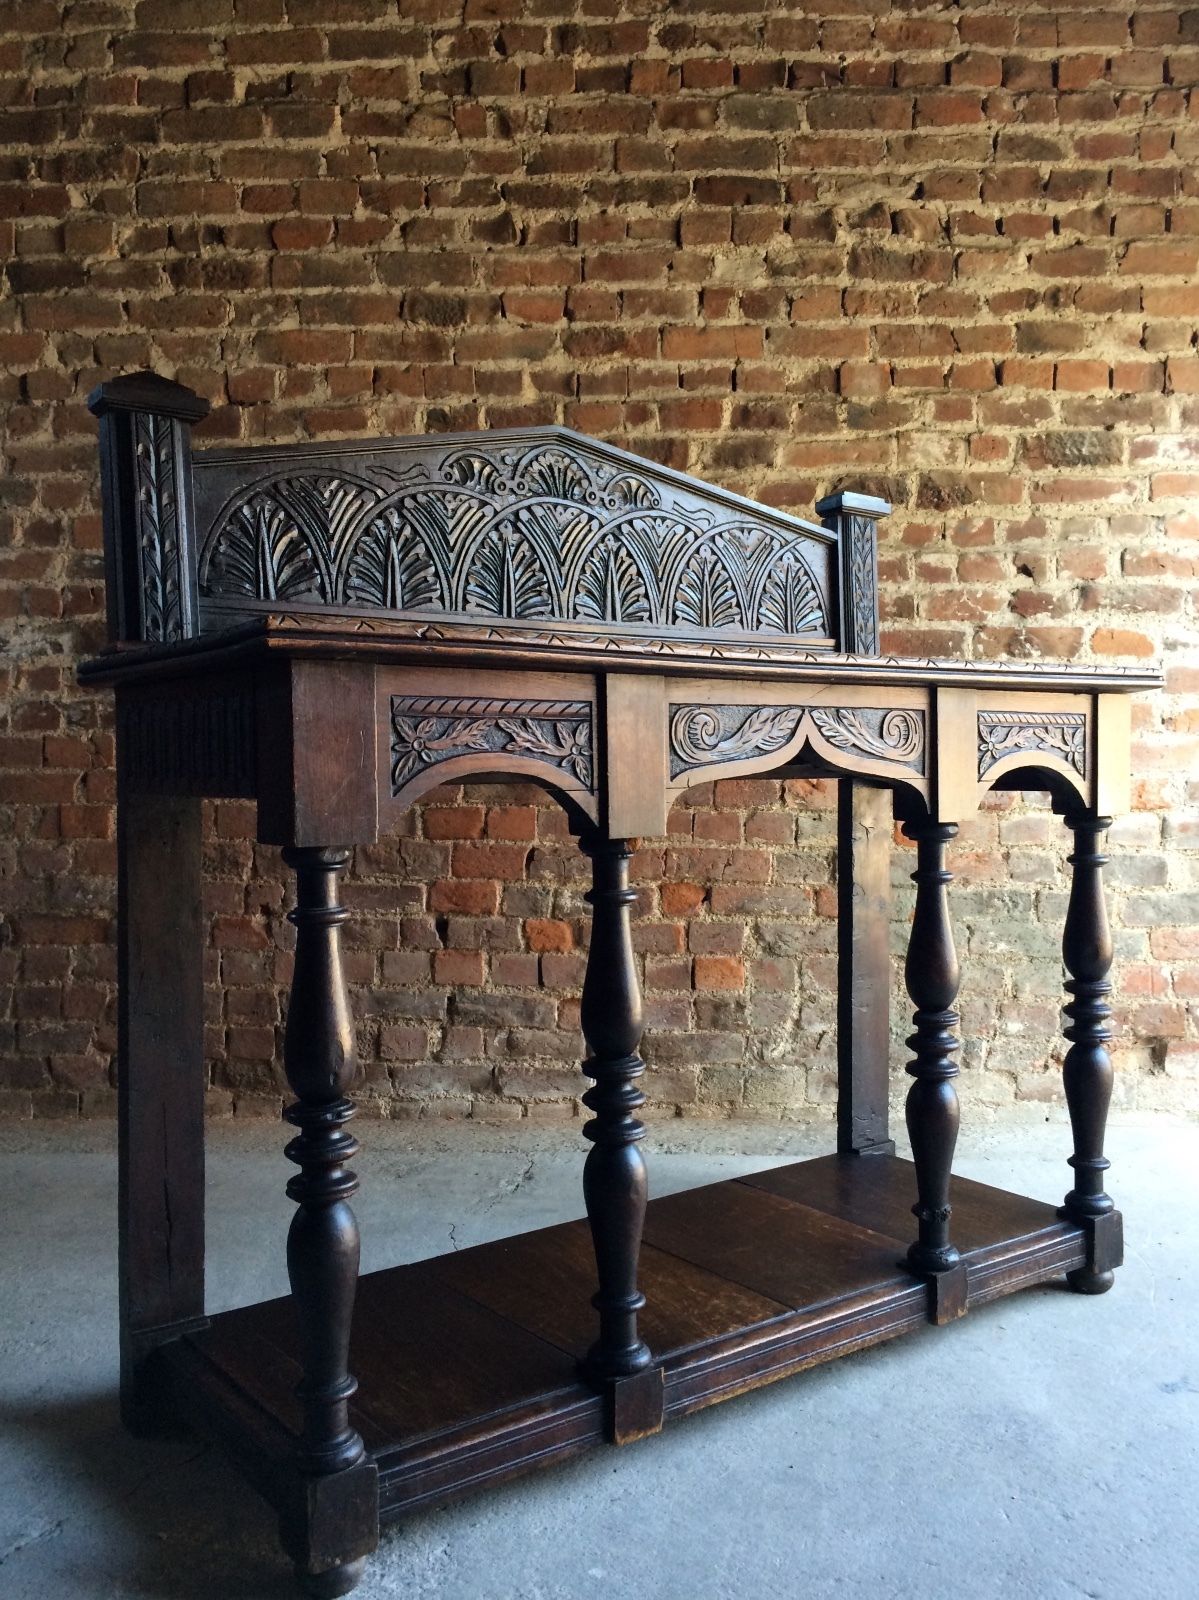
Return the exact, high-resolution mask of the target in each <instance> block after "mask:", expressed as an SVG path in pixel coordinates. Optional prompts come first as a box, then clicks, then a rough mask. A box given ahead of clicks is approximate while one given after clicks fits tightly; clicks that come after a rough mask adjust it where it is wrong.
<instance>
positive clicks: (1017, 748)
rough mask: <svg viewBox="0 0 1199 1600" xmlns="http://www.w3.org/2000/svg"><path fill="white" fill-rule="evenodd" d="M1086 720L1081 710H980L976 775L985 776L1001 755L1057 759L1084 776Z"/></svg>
mask: <svg viewBox="0 0 1199 1600" xmlns="http://www.w3.org/2000/svg"><path fill="white" fill-rule="evenodd" d="M1086 736H1087V719H1086V714H1085V713H1084V712H1082V711H980V712H979V713H978V775H979V777H980V778H983V777H985V776H986V774H987V773H988V772H990V770H991V768H992V767H993V766H995V765H996V764H997V763H998V762H1000V761H1002V760H1003V759H1004V757H1005V756H1010V755H1016V754H1033V755H1050V756H1057V757H1058V758H1059V759H1060V760H1062V761H1064V762H1065V763H1066V765H1067V766H1070V767H1073V768H1074V770H1075V772H1077V773H1078V775H1079V777H1080V778H1085V777H1086V775H1087V747H1086Z"/></svg>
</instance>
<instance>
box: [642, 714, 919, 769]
mask: <svg viewBox="0 0 1199 1600" xmlns="http://www.w3.org/2000/svg"><path fill="white" fill-rule="evenodd" d="M805 739H808V740H812V741H813V742H814V743H816V744H817V745H819V744H824V745H831V746H832V748H833V749H834V750H841V751H844V752H845V753H846V754H847V755H850V756H858V757H865V758H867V759H868V760H872V761H882V762H888V763H892V764H894V765H895V766H897V767H902V768H903V769H905V771H907V772H909V773H915V774H917V775H923V774H924V771H925V762H926V735H925V723H924V714H923V712H920V711H904V710H895V709H891V710H887V709H885V708H874V707H859V706H729V705H716V706H673V707H672V708H671V718H670V773H671V777H672V778H677V777H678V776H680V775H681V774H682V773H684V772H690V771H695V770H696V769H698V768H700V767H710V766H717V765H720V764H721V763H723V762H727V761H745V760H749V759H751V758H752V757H755V756H765V755H772V754H773V753H774V752H775V751H781V750H783V749H785V748H786V747H787V746H788V745H790V746H793V747H794V749H795V750H798V749H799V748H800V747H801V745H802V743H803V741H804V740H805Z"/></svg>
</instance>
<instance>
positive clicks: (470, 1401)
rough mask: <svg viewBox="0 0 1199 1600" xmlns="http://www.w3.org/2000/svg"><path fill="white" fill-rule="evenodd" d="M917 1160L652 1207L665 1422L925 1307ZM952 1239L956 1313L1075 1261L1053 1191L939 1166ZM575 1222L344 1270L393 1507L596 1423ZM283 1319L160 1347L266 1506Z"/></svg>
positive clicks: (908, 1324)
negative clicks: (399, 1263)
mask: <svg viewBox="0 0 1199 1600" xmlns="http://www.w3.org/2000/svg"><path fill="white" fill-rule="evenodd" d="M914 1195H915V1175H914V1172H913V1169H912V1167H911V1165H910V1164H909V1163H908V1162H906V1161H901V1160H898V1159H896V1158H895V1157H893V1156H869V1157H855V1156H827V1157H823V1158H821V1159H819V1160H815V1161H805V1162H801V1163H799V1164H797V1165H793V1166H784V1167H778V1168H775V1169H773V1170H771V1171H767V1172H763V1173H759V1174H756V1175H754V1176H752V1177H746V1178H740V1179H736V1180H734V1181H731V1182H725V1183H717V1184H712V1185H709V1186H707V1187H705V1188H701V1189H694V1190H690V1191H688V1192H686V1193H682V1194H676V1195H669V1196H667V1197H665V1198H663V1199H660V1200H654V1201H652V1202H651V1204H650V1207H649V1212H648V1217H647V1220H646V1227H645V1243H644V1247H643V1249H642V1254H641V1286H642V1288H643V1290H644V1292H645V1296H646V1306H645V1310H644V1312H643V1313H642V1317H641V1329H642V1333H643V1335H644V1337H645V1339H646V1340H647V1342H648V1343H649V1345H650V1348H651V1349H652V1350H653V1351H654V1353H655V1355H656V1356H658V1357H659V1358H660V1359H661V1362H662V1366H663V1379H664V1415H665V1418H666V1419H667V1420H670V1419H672V1418H674V1417H678V1416H683V1415H685V1414H686V1413H687V1412H689V1411H695V1410H698V1409H699V1408H700V1407H702V1406H706V1405H712V1404H714V1403H715V1402H716V1401H718V1400H724V1399H727V1398H728V1397H730V1396H732V1395H736V1394H739V1393H741V1392H743V1391H744V1390H747V1389H752V1388H755V1387H757V1386H758V1385H761V1384H766V1383H772V1382H773V1381H774V1380H775V1379H777V1378H782V1377H786V1376H787V1375H788V1374H789V1373H792V1372H797V1371H800V1370H802V1369H803V1368H805V1367H809V1366H813V1365H815V1364H816V1363H818V1362H821V1361H829V1360H832V1359H833V1358H835V1357H837V1356H841V1355H846V1354H848V1353H849V1352H851V1351H854V1350H860V1349H864V1348H866V1347H867V1346H869V1345H873V1344H877V1343H879V1342H880V1341H882V1340H884V1339H889V1338H892V1337H894V1336H895V1335H896V1334H899V1333H903V1332H905V1331H906V1330H908V1329H911V1328H916V1327H919V1326H921V1325H922V1324H924V1323H925V1322H927V1321H928V1320H929V1316H930V1310H929V1308H930V1293H929V1290H928V1288H927V1286H926V1285H925V1284H924V1283H923V1282H920V1281H918V1280H917V1279H914V1278H913V1277H912V1276H911V1274H910V1273H909V1272H907V1271H906V1270H905V1269H904V1268H903V1267H902V1266H901V1265H899V1263H900V1261H901V1259H902V1257H903V1255H904V1252H905V1250H906V1248H907V1245H908V1243H909V1242H910V1239H911V1237H912V1233H913V1222H912V1215H911V1205H912V1201H913V1198H914ZM953 1201H954V1212H953V1236H954V1239H955V1241H956V1242H957V1244H958V1245H959V1247H960V1249H961V1251H962V1254H963V1258H964V1261H965V1263H966V1274H967V1281H968V1290H967V1292H968V1303H969V1305H970V1306H974V1305H977V1304H980V1303H982V1302H984V1301H987V1300H992V1299H996V1298H998V1297H999V1296H1001V1295H1005V1294H1009V1293H1011V1292H1012V1291H1014V1290H1016V1289H1019V1288H1021V1287H1023V1286H1025V1285H1027V1284H1031V1283H1036V1282H1038V1281H1041V1280H1044V1279H1047V1278H1052V1277H1055V1276H1058V1275H1060V1274H1062V1273H1064V1272H1066V1271H1069V1270H1071V1269H1073V1268H1076V1267H1081V1266H1083V1265H1084V1263H1085V1261H1086V1254H1087V1247H1086V1237H1085V1234H1084V1232H1083V1230H1082V1229H1081V1228H1079V1227H1077V1226H1075V1225H1074V1224H1072V1223H1069V1222H1065V1221H1063V1220H1061V1219H1060V1218H1059V1216H1058V1214H1057V1212H1056V1211H1055V1210H1054V1208H1053V1207H1052V1206H1049V1205H1044V1204H1042V1203H1040V1202H1038V1201H1034V1200H1027V1199H1024V1198H1022V1197H1020V1196H1018V1195H1012V1194H1007V1193H1005V1192H1003V1191H1002V1190H998V1189H992V1188H988V1187H985V1186H984V1185H982V1184H977V1183H970V1182H967V1181H965V1180H964V1179H960V1178H959V1179H957V1180H955V1182H954V1187H953ZM594 1286H595V1265H594V1259H593V1256H592V1251H591V1240H590V1237H589V1234H588V1230H587V1225H586V1223H585V1222H571V1223H566V1224H564V1225H562V1226H559V1227H553V1228H543V1229H540V1230H538V1231H537V1232H534V1233H527V1234H522V1235H519V1236H518V1237H516V1238H511V1239H504V1240H501V1241H498V1242H496V1243H494V1244H485V1245H479V1246H477V1247H475V1248H473V1249H469V1250H462V1251H460V1252H457V1253H454V1254H451V1255H447V1256H441V1257H438V1258H436V1259H434V1260H430V1261H423V1262H418V1263H416V1264H414V1265H411V1266H404V1267H395V1268H392V1269H390V1270H388V1271H383V1272H375V1273H371V1274H369V1275H367V1276H365V1277H363V1278H362V1280H361V1282H360V1284H359V1291H358V1300H357V1307H356V1310H355V1317H354V1337H353V1344H352V1347H351V1357H350V1370H351V1371H352V1372H353V1373H354V1374H355V1375H356V1377H357V1379H358V1384H359V1388H358V1393H357V1395H356V1397H355V1399H354V1402H353V1404H352V1407H351V1420H352V1422H353V1424H354V1426H355V1427H356V1428H357V1429H358V1431H359V1432H360V1433H361V1435H362V1438H363V1440H364V1441H365V1444H366V1447H367V1450H368V1451H369V1452H370V1453H371V1455H372V1456H373V1457H374V1459H375V1461H376V1463H377V1465H378V1472H379V1497H380V1503H379V1511H380V1515H381V1516H382V1517H395V1516H399V1515H402V1514H403V1513H404V1512H406V1511H409V1510H411V1509H412V1508H414V1507H417V1506H425V1505H429V1504H432V1503H435V1502H437V1501H439V1500H443V1499H446V1498H448V1497H450V1496H453V1495H457V1494H459V1493H461V1492H463V1491H465V1490H468V1489H473V1488H475V1487H478V1486H481V1485H484V1484H487V1483H489V1482H494V1481H496V1480H498V1479H501V1478H506V1477H510V1476H512V1475H514V1474H516V1473H519V1472H524V1471H527V1470H529V1469H531V1468H533V1467H540V1466H544V1465H546V1464H548V1463H550V1462H552V1461H554V1460H557V1459H560V1458H563V1457H566V1456H570V1455H573V1454H575V1453H577V1452H579V1451H581V1450H583V1449H586V1448H588V1447H589V1446H591V1445H595V1444H599V1443H601V1442H603V1441H604V1439H605V1437H607V1428H606V1424H605V1407H604V1401H603V1399H602V1397H601V1396H600V1395H599V1394H598V1393H597V1392H596V1391H595V1390H594V1389H593V1388H592V1387H591V1386H589V1385H588V1384H587V1383H586V1382H585V1381H583V1380H582V1379H581V1377H580V1376H579V1373H578V1367H577V1362H578V1358H579V1356H580V1355H581V1354H582V1353H583V1352H584V1351H585V1350H586V1349H587V1347H588V1346H589V1344H590V1343H591V1341H592V1339H593V1337H594V1333H595V1313H594V1312H593V1311H592V1309H591V1306H590V1298H591V1294H592V1292H593V1289H594ZM294 1319H295V1312H294V1309H293V1306H292V1304H291V1302H290V1300H287V1299H283V1300H274V1301H270V1302H269V1303H267V1304H264V1305H259V1306H253V1307H249V1308H247V1309H245V1310H238V1311H230V1312H226V1313H224V1314H223V1315H221V1316H217V1317H214V1318H213V1319H212V1320H211V1322H210V1323H209V1324H208V1325H207V1326H204V1327H201V1328H199V1329H197V1330H196V1331H194V1332H192V1333H191V1334H189V1335H187V1336H186V1337H185V1338H182V1339H179V1340H176V1341H175V1342H173V1343H172V1344H169V1345H166V1346H163V1348H162V1350H161V1351H160V1352H159V1360H160V1371H161V1373H162V1375H163V1377H164V1378H165V1379H166V1380H167V1383H168V1386H169V1389H170V1391H171V1402H170V1403H171V1404H172V1406H173V1408H174V1409H175V1410H176V1411H183V1412H185V1413H187V1414H188V1415H189V1416H190V1418H191V1420H193V1421H194V1422H195V1423H197V1424H199V1425H200V1427H201V1428H202V1429H203V1430H204V1431H207V1432H209V1433H212V1432H215V1433H216V1434H217V1435H218V1436H219V1437H221V1438H222V1439H223V1440H224V1442H225V1443H226V1444H227V1445H229V1446H230V1447H231V1449H232V1451H233V1453H234V1455H235V1456H236V1457H237V1458H238V1459H239V1460H240V1464H241V1465H242V1467H243V1468H244V1469H246V1470H248V1472H249V1474H250V1476H251V1477H252V1478H253V1479H254V1480H255V1481H256V1482H257V1483H258V1484H259V1486H260V1487H261V1488H262V1489H263V1490H264V1492H266V1493H267V1495H268V1497H269V1498H271V1499H277V1498H278V1496H279V1495H280V1494H282V1493H283V1492H284V1491H283V1490H282V1489H280V1488H279V1484H280V1482H281V1477H285V1476H286V1467H285V1463H286V1462H287V1461H288V1459H289V1457H290V1453H291V1451H292V1449H293V1448H294V1442H295V1437H296V1434H297V1433H298V1430H299V1424H300V1408H299V1404H298V1402H297V1401H296V1399H295V1397H294V1390H295V1386H296V1384H297V1383H298V1382H299V1380H300V1368H299V1365H298V1361H297V1356H296V1339H295V1326H294Z"/></svg>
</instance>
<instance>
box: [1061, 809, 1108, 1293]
mask: <svg viewBox="0 0 1199 1600" xmlns="http://www.w3.org/2000/svg"><path fill="white" fill-rule="evenodd" d="M1066 825H1067V826H1068V827H1069V828H1071V829H1072V830H1073V832H1074V853H1073V854H1072V855H1071V857H1070V864H1071V866H1072V867H1073V869H1074V872H1073V876H1072V879H1071V883H1070V903H1069V906H1068V908H1067V911H1066V926H1065V930H1064V933H1063V936H1062V960H1063V962H1064V965H1065V968H1066V971H1067V973H1068V974H1069V976H1068V977H1067V979H1066V991H1067V993H1068V994H1069V995H1070V997H1071V998H1070V1000H1069V1001H1068V1002H1067V1004H1066V1006H1065V1008H1064V1009H1065V1014H1066V1016H1067V1018H1068V1019H1069V1020H1068V1022H1067V1024H1066V1027H1065V1029H1064V1032H1065V1036H1066V1038H1067V1039H1069V1040H1070V1049H1069V1050H1068V1051H1067V1053H1066V1060H1065V1065H1064V1067H1063V1071H1062V1076H1063V1080H1064V1084H1065V1090H1066V1104H1067V1105H1068V1106H1069V1109H1070V1126H1071V1129H1072V1131H1073V1135H1074V1154H1073V1155H1072V1156H1071V1157H1070V1165H1071V1166H1072V1167H1073V1168H1074V1187H1073V1188H1072V1189H1071V1191H1070V1193H1069V1194H1068V1195H1067V1196H1066V1199H1065V1202H1064V1204H1063V1205H1062V1208H1061V1209H1062V1215H1063V1216H1064V1217H1067V1218H1068V1219H1069V1220H1070V1221H1071V1222H1077V1223H1079V1224H1081V1225H1082V1226H1083V1227H1084V1228H1085V1229H1086V1230H1087V1234H1088V1262H1087V1265H1086V1266H1085V1267H1080V1268H1078V1269H1077V1270H1076V1271H1074V1272H1071V1273H1069V1274H1068V1275H1067V1277H1068V1282H1069V1284H1070V1287H1071V1288H1072V1289H1075V1290H1077V1291H1078V1292H1079V1293H1080V1294H1103V1293H1104V1292H1105V1291H1106V1290H1108V1289H1110V1288H1111V1286H1112V1283H1113V1281H1114V1278H1115V1274H1114V1272H1113V1271H1112V1268H1113V1267H1117V1266H1119V1264H1120V1260H1121V1256H1122V1250H1121V1245H1122V1231H1123V1230H1122V1226H1121V1222H1120V1214H1119V1212H1118V1211H1116V1209H1115V1203H1114V1201H1113V1200H1112V1198H1111V1196H1110V1195H1109V1194H1107V1193H1106V1192H1105V1191H1104V1187H1103V1175H1104V1173H1105V1172H1106V1171H1107V1169H1108V1167H1109V1166H1110V1165H1111V1163H1110V1162H1109V1161H1108V1160H1107V1158H1106V1157H1105V1156H1104V1154H1103V1136H1104V1131H1105V1129H1106V1126H1107V1110H1108V1106H1109V1104H1110V1103H1111V1098H1112V1063H1111V1057H1110V1056H1109V1055H1108V1052H1107V1043H1108V1040H1109V1039H1110V1038H1111V1036H1112V1030H1111V1028H1110V1027H1109V1026H1108V1019H1109V1018H1110V1016H1111V1007H1110V1006H1109V1005H1108V1003H1107V997H1108V995H1109V994H1110V993H1111V987H1112V986H1111V984H1110V983H1109V982H1108V976H1107V975H1108V972H1109V970H1110V968H1111V964H1112V937H1111V932H1110V930H1109V928H1108V921H1107V908H1106V906H1105V905H1104V899H1103V868H1104V866H1105V865H1106V863H1107V857H1106V856H1105V855H1103V854H1101V852H1100V849H1099V839H1100V835H1101V834H1103V833H1105V832H1106V831H1107V829H1108V828H1109V827H1110V826H1111V818H1110V817H1096V816H1090V815H1086V814H1079V815H1074V816H1069V817H1067V818H1066Z"/></svg>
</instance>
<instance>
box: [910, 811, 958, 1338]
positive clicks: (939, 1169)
mask: <svg viewBox="0 0 1199 1600" xmlns="http://www.w3.org/2000/svg"><path fill="white" fill-rule="evenodd" d="M957 831H958V830H957V827H956V825H955V824H954V823H951V822H935V821H928V822H920V823H906V824H905V825H904V832H905V833H906V834H907V836H908V837H909V838H910V839H914V840H915V841H916V851H917V857H916V870H915V872H913V873H912V881H913V882H914V883H915V885H916V910H915V915H914V917H913V919H912V929H911V934H910V936H909V939H908V954H907V962H906V965H905V968H904V978H905V981H906V983H907V989H908V994H909V995H910V996H911V998H912V1004H913V1005H914V1007H915V1011H914V1014H913V1022H914V1031H913V1033H912V1034H911V1036H910V1037H909V1039H908V1041H907V1042H908V1045H909V1047H910V1048H911V1049H912V1050H913V1051H914V1059H913V1060H912V1061H911V1062H910V1063H909V1064H908V1069H907V1070H908V1072H909V1073H910V1074H911V1076H912V1079H913V1082H912V1086H911V1088H910V1090H909V1091H908V1099H907V1108H906V1115H907V1126H908V1136H909V1138H910V1140H911V1144H912V1160H913V1161H914V1163H915V1166H916V1188H917V1195H918V1199H917V1202H916V1204H915V1205H914V1206H913V1207H912V1211H913V1215H914V1216H915V1217H916V1219H917V1222H918V1224H919V1233H918V1236H917V1239H916V1242H915V1243H914V1244H913V1245H912V1247H911V1249H910V1250H909V1251H908V1258H907V1259H908V1265H909V1266H910V1267H911V1269H912V1271H913V1272H917V1273H920V1274H921V1275H922V1276H926V1275H932V1276H933V1277H934V1278H935V1277H936V1276H938V1275H940V1274H948V1273H951V1272H954V1271H955V1270H956V1269H958V1268H959V1266H960V1258H959V1255H958V1250H957V1247H956V1246H955V1245H954V1244H953V1243H952V1242H951V1240H950V1236H949V1219H950V1215H951V1207H950V1204H949V1181H950V1173H951V1169H952V1165H953V1152H954V1146H955V1145H956V1143H957V1136H958V1097H957V1090H956V1089H955V1088H954V1083H953V1080H954V1079H955V1078H956V1077H957V1074H958V1066H957V1061H956V1060H955V1056H956V1054H957V1051H958V1050H959V1048H960V1045H959V1041H958V1038H957V1033H956V1029H957V1025H958V1020H959V1018H958V1013H957V1012H956V1011H955V1010H954V1009H953V1004H954V1001H955V1000H956V999H957V994H958V984H959V981H960V975H959V970H958V960H957V953H956V951H955V950H954V946H953V930H952V928H951V926H950V922H949V904H948V900H947V897H946V893H945V891H946V887H947V885H948V884H949V883H951V882H952V881H953V874H952V873H951V872H949V871H947V870H946V867H945V846H946V845H947V844H948V842H949V840H950V839H952V838H953V837H954V836H955V834H956V833H957ZM959 1299H960V1304H958V1305H957V1306H956V1307H955V1310H956V1311H957V1312H960V1311H961V1310H964V1309H965V1305H964V1295H961V1296H959ZM934 1309H937V1308H934ZM949 1314H954V1312H950V1313H949Z"/></svg>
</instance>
